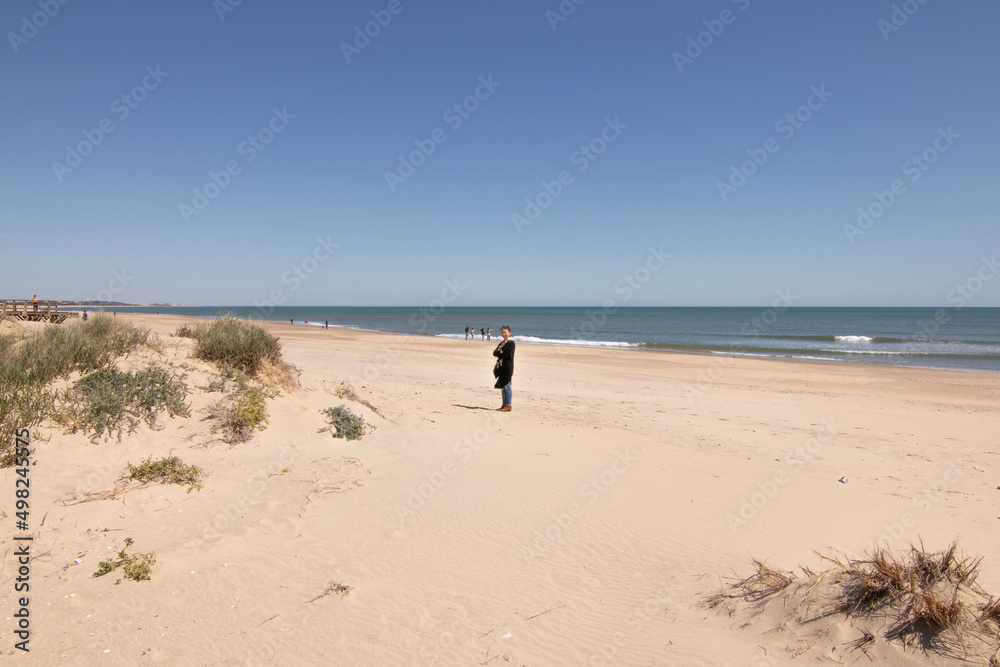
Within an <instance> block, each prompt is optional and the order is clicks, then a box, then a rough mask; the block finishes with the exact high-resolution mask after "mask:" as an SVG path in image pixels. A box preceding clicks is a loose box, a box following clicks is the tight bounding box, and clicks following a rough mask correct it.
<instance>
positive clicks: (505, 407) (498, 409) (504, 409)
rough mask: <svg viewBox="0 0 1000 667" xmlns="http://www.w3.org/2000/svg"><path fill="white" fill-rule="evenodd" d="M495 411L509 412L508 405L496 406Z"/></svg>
mask: <svg viewBox="0 0 1000 667" xmlns="http://www.w3.org/2000/svg"><path fill="white" fill-rule="evenodd" d="M497 412H510V406H509V405H502V406H500V407H499V408H497Z"/></svg>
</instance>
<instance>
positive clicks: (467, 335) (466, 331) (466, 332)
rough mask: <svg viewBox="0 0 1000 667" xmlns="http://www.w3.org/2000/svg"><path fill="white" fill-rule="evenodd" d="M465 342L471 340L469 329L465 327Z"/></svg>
mask: <svg viewBox="0 0 1000 667" xmlns="http://www.w3.org/2000/svg"><path fill="white" fill-rule="evenodd" d="M465 340H469V327H465Z"/></svg>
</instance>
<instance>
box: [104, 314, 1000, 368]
mask: <svg viewBox="0 0 1000 667" xmlns="http://www.w3.org/2000/svg"><path fill="white" fill-rule="evenodd" d="M122 315H128V316H142V317H150V318H163V317H171V318H177V319H179V320H185V321H189V322H190V323H199V322H206V321H211V320H213V319H215V317H216V316H208V315H205V316H200V315H176V314H173V313H164V314H161V315H157V314H156V313H129V312H123V313H122ZM252 321H254V322H257V323H258V324H261V325H266V327H268V330H272V328H273V329H274V330H273V331H272V333H275V334H276V335H278V334H281V333H282V332H287V331H288V330H289V329H287V328H283V327H284V321H283V320H252ZM289 326H293V327H294V328H299V329H301V330H302V331H310V330H319V331H330V330H333V329H337V330H340V331H352V332H359V333H366V334H372V335H378V336H405V337H412V338H416V339H422V340H442V341H453V342H459V343H467V342H483V343H489V342H491V341H480V340H478V339H474V340H465V339H462V338H458V336H460V335H461V334H431V333H419V332H402V331H384V330H375V329H365V328H362V327H355V326H350V325H334V324H331V325H330V328H329V329H324V327H323V326H322V325H317V324H303V323H302V322H297V323H296V324H295V325H289ZM169 333H173V331H170V332H169ZM513 339H514V340H515V342H518V343H522V344H524V345H531V346H539V347H550V348H561V349H570V350H572V349H589V350H602V351H615V352H627V353H649V354H656V355H671V356H679V357H690V358H692V359H717V360H720V359H722V360H725V359H739V360H746V361H760V362H764V363H793V364H808V365H819V366H821V367H848V368H882V369H913V370H917V371H935V372H941V373H974V374H976V375H987V376H1000V370H992V369H987V368H951V367H942V366H920V365H916V364H891V363H880V362H877V361H862V360H853V359H821V358H803V357H800V356H795V355H781V356H779V355H764V354H760V355H756V354H754V355H751V354H732V353H727V352H724V351H712V350H709V351H705V352H694V351H681V350H673V349H652V348H650V347H646V346H645V345H643V344H631V343H629V344H625V345H601V344H594V345H585V344H566V343H558V342H552V343H550V342H539V341H523V340H517V339H518V336H516V335H515V336H513Z"/></svg>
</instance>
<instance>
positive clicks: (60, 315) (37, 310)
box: [0, 299, 80, 324]
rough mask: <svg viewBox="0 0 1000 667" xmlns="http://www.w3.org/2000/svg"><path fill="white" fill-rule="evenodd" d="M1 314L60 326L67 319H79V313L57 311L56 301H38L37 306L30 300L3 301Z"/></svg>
mask: <svg viewBox="0 0 1000 667" xmlns="http://www.w3.org/2000/svg"><path fill="white" fill-rule="evenodd" d="M0 304H2V305H3V314H4V315H6V316H7V317H13V318H14V319H15V320H24V321H27V322H52V323H54V324H62V323H63V322H65V321H66V318H68V317H79V316H80V313H74V312H69V311H64V310H59V302H58V301H39V302H38V304H37V305H35V304H34V303H32V301H31V299H3V300H0Z"/></svg>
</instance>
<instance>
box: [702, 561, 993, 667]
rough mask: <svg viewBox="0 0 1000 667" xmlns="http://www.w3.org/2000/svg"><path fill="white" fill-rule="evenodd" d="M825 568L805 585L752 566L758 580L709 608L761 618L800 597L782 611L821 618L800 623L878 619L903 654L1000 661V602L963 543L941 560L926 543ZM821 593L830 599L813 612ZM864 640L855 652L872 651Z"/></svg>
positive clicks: (733, 588)
mask: <svg viewBox="0 0 1000 667" xmlns="http://www.w3.org/2000/svg"><path fill="white" fill-rule="evenodd" d="M824 560H827V561H829V562H832V563H833V567H832V568H829V569H826V570H824V571H822V572H819V573H814V572H811V571H809V570H808V569H806V568H802V571H803V574H804V577H802V578H799V577H796V576H795V575H794V574H793V573H782V572H778V571H775V570H773V569H771V568H770V567H768V566H767V565H766V564H764V563H762V562H760V561H758V560H754V561H753V564H754V567H755V569H756V572H755V573H754V574H752V575H751V576H749V577H746V578H744V579H740V580H739V581H736V582H735V583H733V584H731V585H730V586H729V587H728V588H727V589H725V590H723V591H722V592H721V593H717V594H715V595H712V596H710V597H709V598H708V599H707V604H708V605H709V606H710V607H713V608H714V607H717V606H719V605H721V604H722V603H724V602H727V601H741V602H746V603H750V604H751V605H752V609H753V610H754V613H760V612H762V611H763V610H764V609H765V608H766V607H767V605H768V603H769V602H770V601H772V600H774V599H778V598H779V597H781V598H788V599H790V598H792V597H794V596H795V595H800V599H799V600H798V602H797V603H796V604H791V605H787V604H786V605H785V606H784V607H783V608H784V609H788V610H790V613H792V612H794V610H795V609H797V608H800V607H804V608H807V609H813V608H815V609H818V610H819V611H818V613H816V614H814V615H812V616H807V617H804V618H801V619H797V620H798V622H799V623H809V622H813V621H815V620H817V619H818V618H822V617H825V616H830V615H838V614H839V615H843V617H844V618H845V619H847V620H849V621H850V622H851V624H852V625H854V624H856V623H862V622H863V621H868V620H872V619H874V620H875V621H876V625H877V627H878V628H879V630H878V631H880V632H881V633H882V635H883V637H884V638H885V640H887V641H894V642H898V643H900V644H903V645H904V646H908V645H911V644H913V645H917V646H919V647H920V648H922V649H923V650H925V651H928V652H935V653H937V654H939V655H947V656H951V657H957V658H961V659H967V658H968V657H969V656H989V655H993V656H996V655H997V654H998V653H1000V646H998V643H1000V600H996V599H994V598H993V597H992V596H990V595H988V594H987V593H986V592H985V591H983V590H982V588H980V587H979V586H978V585H977V584H976V578H977V577H978V572H979V566H980V564H981V562H982V559H981V558H976V559H973V558H967V557H963V556H960V555H959V553H958V545H957V543H952V544H951V545H950V546H949V547H948V548H946V549H945V550H943V551H940V552H928V551H927V550H926V549H925V548H924V546H923V544H922V543H921V544H920V545H919V546H911V548H910V550H909V551H908V552H903V553H893V552H891V551H889V550H887V549H882V548H876V549H874V550H873V551H871V552H870V553H868V554H866V555H865V557H864V558H859V559H848V560H846V561H840V560H834V559H829V558H825V557H824ZM802 590H805V591H806V592H805V594H804V595H802V594H801V591H802ZM820 590H822V591H823V593H822V595H824V596H825V597H826V599H825V601H824V602H822V603H821V604H815V603H816V602H817V601H818V599H819V598H818V595H819V594H818V593H817V591H820ZM878 631H876V632H878ZM862 633H863V635H862V639H861V640H859V641H858V642H857V648H859V649H860V650H862V651H866V650H867V647H868V646H870V645H871V644H872V643H873V642H874V640H875V636H876V633H873V631H872V628H870V627H869V628H863V629H862ZM991 664H992V663H991Z"/></svg>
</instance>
